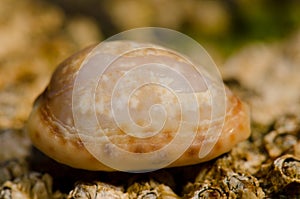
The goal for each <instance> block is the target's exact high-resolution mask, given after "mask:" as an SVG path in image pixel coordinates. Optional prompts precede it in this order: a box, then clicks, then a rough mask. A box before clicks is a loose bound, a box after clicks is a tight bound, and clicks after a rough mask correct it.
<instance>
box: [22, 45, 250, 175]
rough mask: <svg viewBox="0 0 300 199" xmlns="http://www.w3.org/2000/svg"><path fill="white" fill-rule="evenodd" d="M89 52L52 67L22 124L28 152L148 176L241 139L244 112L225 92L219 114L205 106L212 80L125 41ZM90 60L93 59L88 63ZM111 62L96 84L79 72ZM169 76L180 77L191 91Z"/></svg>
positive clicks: (169, 55) (212, 93)
mask: <svg viewBox="0 0 300 199" xmlns="http://www.w3.org/2000/svg"><path fill="white" fill-rule="evenodd" d="M132 47H134V48H136V49H137V50H134V51H130V50H131V49H132ZM94 51H95V49H94V46H93V47H89V48H87V49H84V50H82V51H80V52H78V53H76V54H75V55H73V56H71V57H70V58H68V59H67V60H66V61H64V62H63V63H62V64H60V65H59V66H58V68H57V69H56V71H55V72H54V74H53V76H52V79H51V81H50V83H49V86H48V87H47V88H46V90H45V91H44V92H43V93H42V94H41V95H40V96H39V97H38V98H37V99H36V101H35V103H34V107H33V110H32V113H31V115H30V117H29V119H28V122H27V130H28V132H29V134H30V137H31V139H32V141H33V143H34V145H35V146H36V147H37V148H38V149H40V150H41V151H43V152H44V153H45V154H47V155H48V156H50V157H51V158H53V159H55V160H57V161H58V162H61V163H64V164H67V165H70V166H72V167H75V168H83V169H87V170H104V171H112V170H123V171H149V170H154V169H158V168H162V167H174V166H183V165H191V164H197V163H200V162H204V161H208V160H211V159H213V158H215V157H217V156H219V155H221V154H223V153H225V152H228V151H229V150H230V149H231V148H232V147H233V146H235V144H236V143H238V142H240V141H242V140H245V139H246V138H248V136H249V134H250V124H249V123H250V122H249V115H248V108H247V106H246V105H245V104H244V103H242V102H241V101H240V99H239V98H237V97H236V96H235V95H234V94H233V93H232V92H231V91H230V90H229V89H228V88H225V92H224V93H226V95H225V96H224V99H225V105H226V106H225V107H226V108H224V111H225V112H224V113H223V112H222V107H221V108H220V107H218V104H212V103H211V98H213V97H218V95H217V93H218V89H215V90H214V89H210V88H214V81H213V80H211V79H210V78H209V76H208V75H207V76H206V74H205V73H203V74H201V75H195V71H194V70H193V69H191V68H193V67H191V66H192V64H191V63H190V62H189V61H187V60H186V59H185V58H184V57H183V56H181V55H180V54H178V53H176V52H173V51H169V50H167V49H165V48H162V47H160V46H156V45H152V44H144V43H138V42H132V41H111V42H104V43H103V44H102V46H100V50H99V49H98V51H95V52H94ZM93 52H94V54H93ZM120 53H121V54H122V56H121V57H117V56H118V55H119V54H120ZM99 54H100V55H99ZM95 55H97V56H98V55H99V56H100V58H101V59H96V60H97V61H95V60H92V59H93V56H95ZM101 56H102V57H101ZM111 56H112V57H113V58H115V57H117V58H116V59H114V61H113V62H112V63H110V64H111V65H110V67H109V68H108V69H106V71H105V73H103V74H101V77H99V75H97V72H95V69H96V70H97V68H95V67H93V66H91V67H90V68H88V67H85V68H84V67H83V66H86V65H89V64H90V65H93V64H94V65H95V63H98V62H99V60H100V62H101V61H103V60H104V61H103V62H105V61H106V59H107V58H110V57H111ZM87 58H90V60H92V61H87ZM149 62H150V63H155V64H154V65H153V64H152V65H148V63H149ZM158 62H159V64H156V63H158ZM136 65H139V66H143V70H142V71H139V67H136ZM162 65H170V66H172V67H173V68H174V70H173V69H172V70H167V71H165V70H164V68H162V67H161V66H162ZM153 68H155V70H153ZM132 72H134V75H133V76H130V74H131V73H132ZM169 73H174V75H175V76H176V75H178V74H179V76H180V75H181V76H180V77H179V78H178V79H180V78H181V77H182V76H183V77H184V79H185V80H188V85H192V86H193V90H191V89H189V88H185V87H184V86H182V84H183V82H180V81H179V80H178V81H179V83H178V84H177V83H176V82H178V81H177V79H172V78H171V79H170V78H168V74H169ZM82 74H84V75H82ZM95 74H96V75H95ZM94 76H95V77H94ZM93 78H99V79H97V81H95V79H93ZM153 82H154V83H153ZM174 82H175V83H174ZM160 84H163V85H164V86H161V85H160ZM93 85H96V86H93ZM140 85H142V86H140ZM116 87H117V88H116ZM170 88H172V89H173V90H172V91H170ZM176 89H177V90H176ZM123 98H129V100H128V99H123ZM179 102H180V103H179ZM161 106H163V108H162V107H161ZM112 108H114V109H113V110H111V109H112ZM213 109H214V110H213ZM219 109H220V111H219V113H218V114H216V115H217V116H218V117H214V118H213V119H212V115H213V113H212V112H213V111H216V110H217V112H218V110H219ZM222 114H223V115H222ZM95 115H96V117H95ZM199 115H200V116H199ZM128 117H129V118H128ZM95 118H96V119H95ZM94 120H95V121H94ZM95 124H97V125H95ZM178 129H180V130H178ZM218 129H220V133H215V134H214V132H217V131H218ZM174 140H175V141H174ZM173 141H174V142H173ZM165 148H167V150H163V149H165ZM161 151H162V152H161ZM201 153H202V155H201ZM118 166H120V167H118Z"/></svg>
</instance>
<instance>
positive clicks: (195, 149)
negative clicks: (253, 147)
mask: <svg viewBox="0 0 300 199" xmlns="http://www.w3.org/2000/svg"><path fill="white" fill-rule="evenodd" d="M229 99H230V100H231V103H232V102H233V103H234V104H235V105H234V106H233V107H232V109H231V110H230V113H229V114H228V115H226V117H225V123H224V126H223V129H222V133H221V135H220V137H219V138H218V141H217V142H216V144H215V145H214V147H213V148H212V150H211V151H210V152H209V154H207V155H206V156H205V157H204V158H202V159H199V148H200V146H201V143H202V142H203V136H196V138H195V140H194V142H193V143H192V145H191V146H190V147H189V148H188V149H187V150H186V151H185V152H184V153H183V155H182V156H181V157H180V158H178V159H177V160H176V161H174V162H173V163H171V164H170V165H168V167H178V166H185V165H192V164H198V163H201V162H205V161H209V160H211V159H213V158H215V157H217V156H219V155H221V154H223V153H226V152H228V151H230V150H231V148H232V147H234V146H235V145H236V144H237V143H238V142H240V141H243V140H245V139H247V138H248V137H249V135H250V119H249V110H248V107H247V106H246V105H245V104H244V103H242V102H241V101H240V100H239V99H238V98H237V97H235V96H233V95H232V96H231V97H230V98H229ZM41 101H43V100H41V99H39V100H38V101H37V102H36V104H35V106H34V108H33V110H32V113H31V115H30V117H29V120H28V122H27V125H26V129H27V131H28V132H29V135H30V137H31V140H32V142H33V144H34V145H35V146H36V147H37V148H38V149H39V150H41V151H42V152H43V153H45V154H46V155H48V156H49V157H51V158H52V159H54V160H56V161H57V162H60V163H63V164H66V165H69V166H71V167H74V168H80V169H86V170H102V171H114V169H113V168H110V167H108V166H106V165H104V164H102V163H101V162H100V161H98V160H97V159H96V158H95V157H94V156H93V155H92V154H90V153H89V151H88V150H87V149H86V148H85V146H84V145H83V143H82V142H81V140H80V138H79V137H78V136H76V134H75V135H73V134H72V135H71V136H67V137H66V136H65V135H66V132H61V131H62V130H61V129H60V128H59V127H57V126H55V125H54V124H52V123H51V120H50V119H49V118H50V116H48V115H47V114H46V115H45V113H42V111H43V106H44V104H43V103H42V102H41ZM49 120H50V121H49ZM49 122H50V123H51V124H50V123H49ZM198 134H199V132H198ZM116 158H117V157H116Z"/></svg>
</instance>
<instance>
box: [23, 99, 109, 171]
mask: <svg viewBox="0 0 300 199" xmlns="http://www.w3.org/2000/svg"><path fill="white" fill-rule="evenodd" d="M25 128H26V131H27V132H28V133H29V136H30V138H31V140H32V142H33V144H34V146H35V147H36V148H38V149H39V150H40V151H42V152H43V153H45V154H46V155H47V156H49V157H51V158H52V159H54V160H56V161H57V162H59V163H62V164H66V165H68V166H71V167H74V168H78V169H86V170H101V171H114V169H112V168H110V167H107V166H105V165H104V164H101V162H99V161H98V160H97V159H96V158H94V157H93V156H92V155H91V154H90V153H89V152H88V151H87V150H86V149H85V148H84V146H83V145H82V143H81V142H80V139H75V138H74V139H65V138H64V137H63V136H62V135H60V134H59V132H53V129H51V128H49V126H48V125H46V124H45V121H44V119H43V118H42V117H41V113H40V104H39V102H37V103H36V105H35V107H34V108H33V110H32V112H31V114H30V116H29V119H28V122H27V124H26V127H25Z"/></svg>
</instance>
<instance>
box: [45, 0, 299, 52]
mask: <svg viewBox="0 0 300 199" xmlns="http://www.w3.org/2000/svg"><path fill="white" fill-rule="evenodd" d="M51 2H54V3H55V4H57V5H59V6H60V7H61V8H62V9H63V10H64V11H65V13H66V15H67V16H74V15H75V16H76V15H85V16H89V17H92V18H93V19H94V20H95V21H96V23H97V24H98V25H99V27H100V29H101V31H102V33H103V35H104V38H106V37H109V36H112V35H114V34H116V33H118V32H121V31H123V30H127V29H131V28H135V27H141V26H159V27H166V28H171V29H175V30H178V31H180V32H183V33H185V34H187V35H189V36H190V37H192V38H194V39H196V40H197V41H198V42H200V43H201V44H202V45H204V46H206V47H208V48H210V47H213V48H216V50H217V51H218V52H221V54H222V56H225V57H227V56H228V55H230V54H231V53H232V52H234V51H236V50H237V49H239V48H240V47H241V46H243V45H245V44H247V43H252V42H257V41H258V42H259V41H263V42H270V41H274V40H278V39H279V40H280V39H281V38H284V37H286V36H288V35H289V34H291V33H292V32H294V31H296V30H297V29H298V28H299V25H300V1H299V0H284V1H282V0H222V1H221V0H220V1H214V0H206V1H199V0H102V1H100V0H52V1H51Z"/></svg>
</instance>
